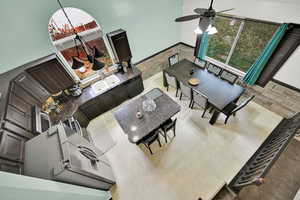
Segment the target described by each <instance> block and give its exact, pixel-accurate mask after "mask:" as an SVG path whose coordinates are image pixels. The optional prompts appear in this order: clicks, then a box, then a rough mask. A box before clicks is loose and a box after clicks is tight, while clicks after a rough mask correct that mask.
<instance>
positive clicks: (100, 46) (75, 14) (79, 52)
mask: <svg viewBox="0 0 300 200" xmlns="http://www.w3.org/2000/svg"><path fill="white" fill-rule="evenodd" d="M64 10H65V12H66V14H67V16H68V17H69V19H70V21H71V23H72V25H73V27H74V29H73V28H72V26H71V24H70V22H69V21H68V20H67V18H66V16H65V15H64V13H63V10H62V9H60V10H58V11H56V12H55V13H54V14H53V15H52V17H51V19H50V22H49V26H48V31H49V35H50V39H51V41H52V43H53V45H54V46H55V47H56V49H57V51H58V52H60V54H61V55H62V56H63V57H64V59H65V60H66V61H67V63H68V64H69V67H70V69H72V65H73V62H74V59H73V58H75V60H76V61H79V62H80V63H81V64H82V65H83V66H82V67H80V68H76V69H74V65H73V69H72V70H73V71H74V72H75V74H76V75H77V76H78V77H79V78H80V79H81V80H83V79H87V78H91V77H93V76H95V75H96V74H97V71H95V70H93V63H91V62H90V61H89V59H88V58H87V54H86V52H88V53H89V52H92V51H95V48H96V49H97V51H99V52H100V53H101V57H100V58H97V60H98V61H99V62H101V63H104V64H105V67H104V68H108V67H109V66H111V65H112V64H113V62H112V59H111V56H110V54H109V51H108V49H107V47H106V42H105V40H104V38H103V32H102V29H101V26H100V25H99V24H98V23H97V22H96V20H95V19H94V18H93V17H92V16H90V15H89V14H88V13H86V12H84V11H82V10H80V9H78V8H64ZM75 32H76V33H78V35H79V36H80V38H81V39H82V41H83V44H84V45H82V44H81V43H80V42H79V41H78V40H77V39H76V38H75V36H76V34H75ZM84 48H85V49H84ZM76 61H75V62H76Z"/></svg>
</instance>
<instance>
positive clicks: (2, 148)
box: [0, 131, 26, 162]
mask: <svg viewBox="0 0 300 200" xmlns="http://www.w3.org/2000/svg"><path fill="white" fill-rule="evenodd" d="M0 138H1V141H0V157H2V158H6V159H10V160H13V161H19V162H23V154H24V146H25V142H26V139H25V138H22V137H20V136H18V135H16V134H14V133H11V132H9V131H3V132H2V133H1V137H0Z"/></svg>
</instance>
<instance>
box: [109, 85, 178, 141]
mask: <svg viewBox="0 0 300 200" xmlns="http://www.w3.org/2000/svg"><path fill="white" fill-rule="evenodd" d="M149 100H153V101H154V104H155V107H154V109H153V110H150V111H149V110H147V109H145V102H146V101H149ZM180 110H181V107H180V105H179V104H178V103H176V102H175V101H174V100H173V99H172V98H171V97H169V96H168V95H167V94H166V93H164V92H163V91H162V90H161V89H159V88H154V89H152V90H150V91H149V92H147V93H145V94H144V95H141V96H139V97H138V98H136V99H133V100H131V101H130V102H128V103H127V104H125V105H121V107H120V108H119V109H117V110H116V111H115V112H114V117H115V119H116V120H117V122H118V123H119V125H120V127H121V128H122V129H123V132H124V133H125V134H126V135H127V137H128V140H129V141H130V142H131V143H135V144H139V143H140V142H141V141H142V140H143V138H146V137H147V136H148V135H149V134H151V133H153V131H155V130H157V129H159V128H160V126H161V125H162V124H164V123H165V122H166V121H168V120H169V119H171V118H172V117H173V116H174V115H176V114H177V113H178V112H180ZM137 113H138V114H137Z"/></svg>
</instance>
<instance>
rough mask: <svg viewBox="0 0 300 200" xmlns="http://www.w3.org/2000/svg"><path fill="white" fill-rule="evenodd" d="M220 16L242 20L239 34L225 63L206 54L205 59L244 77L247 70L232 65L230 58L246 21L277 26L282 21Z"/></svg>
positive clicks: (221, 16)
mask: <svg viewBox="0 0 300 200" xmlns="http://www.w3.org/2000/svg"><path fill="white" fill-rule="evenodd" d="M218 17H220V18H229V19H236V20H239V21H241V24H240V27H239V30H238V32H237V34H236V36H235V39H234V41H233V43H232V45H231V49H230V51H229V54H228V56H227V58H226V62H225V63H223V62H221V61H218V60H216V59H214V58H211V57H209V56H205V60H207V61H208V62H211V63H213V64H216V65H218V66H220V67H222V68H224V69H226V70H228V71H230V72H232V73H235V74H237V75H238V76H240V77H244V76H245V75H246V72H243V71H241V70H239V69H237V68H235V67H233V66H230V65H229V62H230V59H231V57H232V55H233V53H234V50H235V48H236V45H237V43H238V41H239V39H240V37H241V34H242V32H243V29H244V25H245V22H246V21H251V22H257V23H264V24H270V25H277V26H279V25H280V23H276V22H271V21H265V20H259V19H252V18H246V17H240V16H234V15H218Z"/></svg>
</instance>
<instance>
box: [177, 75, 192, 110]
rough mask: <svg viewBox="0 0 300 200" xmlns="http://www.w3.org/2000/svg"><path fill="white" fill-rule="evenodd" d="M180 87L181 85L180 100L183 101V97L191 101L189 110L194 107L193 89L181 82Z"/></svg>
mask: <svg viewBox="0 0 300 200" xmlns="http://www.w3.org/2000/svg"><path fill="white" fill-rule="evenodd" d="M179 85H180V97H179V100H181V99H182V97H183V96H185V97H187V98H188V99H190V103H189V108H190V107H191V105H192V101H193V95H192V88H190V87H189V86H187V85H185V84H184V83H183V82H181V81H179Z"/></svg>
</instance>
